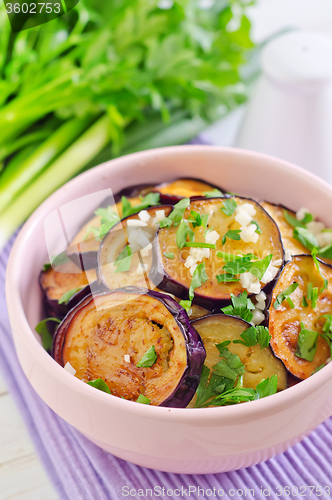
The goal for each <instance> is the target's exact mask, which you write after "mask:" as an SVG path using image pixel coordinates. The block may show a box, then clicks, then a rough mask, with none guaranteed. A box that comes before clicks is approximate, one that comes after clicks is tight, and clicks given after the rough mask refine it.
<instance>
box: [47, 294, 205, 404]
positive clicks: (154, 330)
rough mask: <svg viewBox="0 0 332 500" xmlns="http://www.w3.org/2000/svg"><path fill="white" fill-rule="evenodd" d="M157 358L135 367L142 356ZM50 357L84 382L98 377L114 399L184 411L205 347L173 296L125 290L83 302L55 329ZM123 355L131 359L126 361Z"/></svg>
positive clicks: (191, 392)
mask: <svg viewBox="0 0 332 500" xmlns="http://www.w3.org/2000/svg"><path fill="white" fill-rule="evenodd" d="M152 346H153V347H154V349H155V353H156V358H155V359H154V360H152V361H151V363H152V362H153V361H155V362H153V363H152V364H151V363H150V365H149V366H146V367H138V366H137V365H138V364H139V362H140V360H141V359H142V357H143V356H144V355H145V354H146V352H147V351H148V350H149V349H150V348H152ZM52 355H53V357H54V359H55V360H56V361H57V362H58V363H59V364H60V365H61V366H65V365H66V363H67V362H69V363H70V364H71V366H72V367H73V368H74V369H75V370H76V374H75V376H76V377H77V378H79V379H81V380H82V381H84V382H89V381H90V380H95V379H97V378H102V379H103V380H104V381H105V383H106V384H107V385H108V387H109V389H110V391H111V393H112V394H113V395H114V396H117V397H122V398H125V399H128V400H131V401H137V398H138V397H139V395H140V394H144V396H146V397H147V398H148V399H149V400H150V404H151V405H155V406H167V407H177V408H184V407H186V406H187V405H188V403H189V402H190V400H191V399H192V397H193V396H194V394H195V391H196V389H197V387H198V384H199V379H200V374H201V370H202V366H203V363H204V360H205V349H204V346H203V343H202V340H201V338H200V336H199V335H198V333H197V332H196V330H195V328H194V327H192V326H191V325H190V322H189V320H188V316H187V314H186V313H185V311H184V309H183V308H182V307H181V306H180V305H179V304H178V303H177V302H176V301H174V300H173V299H172V298H171V297H169V296H167V295H164V294H161V293H158V292H153V291H149V290H146V289H142V288H137V287H127V288H123V289H119V290H114V291H112V292H109V293H104V294H101V295H95V296H94V297H93V298H92V296H91V298H90V300H89V298H87V299H84V300H83V302H81V303H80V304H78V305H77V306H76V308H75V309H73V310H71V311H70V312H69V314H68V315H67V316H66V318H65V319H64V320H63V322H62V323H61V324H60V325H59V327H58V329H57V332H56V335H55V338H54V342H53V350H52ZM127 356H129V357H130V361H129V362H128V361H127Z"/></svg>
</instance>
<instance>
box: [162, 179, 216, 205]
mask: <svg viewBox="0 0 332 500" xmlns="http://www.w3.org/2000/svg"><path fill="white" fill-rule="evenodd" d="M216 189H217V190H218V191H220V192H221V193H225V191H224V190H223V189H221V188H220V187H219V186H215V185H214V184H210V183H207V182H206V181H203V180H201V179H191V178H180V179H175V180H172V181H167V182H163V183H162V184H158V185H157V186H155V187H154V189H153V191H155V192H158V193H160V201H161V203H165V204H172V205H174V204H175V203H177V202H178V201H180V200H181V199H182V198H197V197H203V198H205V195H204V193H205V192H211V191H214V190H216Z"/></svg>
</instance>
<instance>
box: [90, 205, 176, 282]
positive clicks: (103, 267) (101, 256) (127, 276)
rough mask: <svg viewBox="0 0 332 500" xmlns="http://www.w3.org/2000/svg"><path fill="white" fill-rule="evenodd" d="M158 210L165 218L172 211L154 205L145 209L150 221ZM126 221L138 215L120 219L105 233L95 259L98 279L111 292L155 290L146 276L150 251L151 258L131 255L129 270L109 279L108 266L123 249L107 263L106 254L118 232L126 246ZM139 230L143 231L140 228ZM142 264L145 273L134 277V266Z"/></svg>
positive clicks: (149, 261)
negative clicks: (138, 289)
mask: <svg viewBox="0 0 332 500" xmlns="http://www.w3.org/2000/svg"><path fill="white" fill-rule="evenodd" d="M158 210H164V211H165V216H166V217H167V216H168V215H169V214H170V213H171V211H172V210H173V206H172V205H156V206H154V207H149V208H147V209H146V211H147V212H148V213H149V214H150V216H151V219H150V220H152V219H153V218H154V216H155V212H156V211H158ZM128 220H140V219H139V216H138V213H137V214H133V215H130V216H128V217H125V218H124V219H122V220H121V221H120V222H119V223H117V224H115V225H114V226H113V227H112V229H111V230H110V231H109V232H108V233H107V235H106V236H105V237H104V239H103V241H102V242H101V244H100V248H99V251H98V257H97V262H98V278H99V280H100V281H101V283H103V285H104V286H105V288H106V289H108V290H112V289H114V288H122V287H124V286H139V287H144V288H149V289H155V288H156V286H155V285H154V283H153V282H150V280H149V277H148V274H149V268H150V267H151V265H153V259H152V251H150V252H151V256H150V257H149V256H148V257H142V256H139V255H138V254H137V253H136V254H133V257H132V262H131V268H130V270H129V271H126V272H123V273H114V275H113V278H114V281H113V282H112V280H111V279H110V274H111V272H112V271H111V269H109V266H108V264H110V263H111V264H113V262H114V260H115V258H116V257H118V255H119V253H120V251H121V250H122V249H123V246H122V247H121V248H120V249H119V250H118V252H117V253H116V255H115V258H114V260H111V261H110V262H109V259H108V258H107V257H108V252H109V249H110V248H112V246H113V247H114V246H115V243H114V242H115V240H114V238H116V237H117V234H118V233H119V232H122V234H123V240H124V241H125V245H128V239H127V236H128V232H127V230H126V228H127V223H128ZM141 229H144V227H143V228H141ZM112 238H113V240H112ZM141 263H144V265H145V266H146V269H147V273H144V274H143V275H140V276H135V275H134V274H133V270H134V268H135V266H137V265H138V264H141Z"/></svg>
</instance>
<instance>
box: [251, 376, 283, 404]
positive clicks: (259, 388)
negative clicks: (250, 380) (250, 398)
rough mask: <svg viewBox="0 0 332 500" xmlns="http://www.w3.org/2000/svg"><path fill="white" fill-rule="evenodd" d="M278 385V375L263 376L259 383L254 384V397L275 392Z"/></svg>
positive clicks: (258, 397)
mask: <svg viewBox="0 0 332 500" xmlns="http://www.w3.org/2000/svg"><path fill="white" fill-rule="evenodd" d="M277 387H278V376H277V375H272V377H270V378H265V379H264V380H261V381H260V383H259V384H257V385H256V396H255V399H262V398H266V397H267V396H271V395H272V394H275V393H276V392H277Z"/></svg>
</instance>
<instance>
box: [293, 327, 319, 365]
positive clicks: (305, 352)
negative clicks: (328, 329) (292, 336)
mask: <svg viewBox="0 0 332 500" xmlns="http://www.w3.org/2000/svg"><path fill="white" fill-rule="evenodd" d="M317 339H318V332H316V331H314V330H308V329H307V328H306V327H305V326H304V323H303V322H302V321H301V330H300V333H299V338H298V341H297V347H296V351H295V355H296V356H297V357H299V358H301V359H306V360H307V361H313V359H314V357H315V354H316V350H317Z"/></svg>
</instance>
